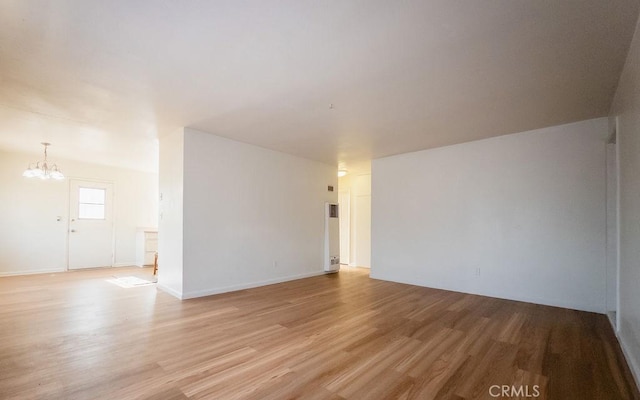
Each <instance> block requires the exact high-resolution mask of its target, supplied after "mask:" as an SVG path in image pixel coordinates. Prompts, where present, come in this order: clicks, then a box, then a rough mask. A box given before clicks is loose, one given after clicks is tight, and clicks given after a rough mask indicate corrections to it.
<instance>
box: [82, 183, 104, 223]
mask: <svg viewBox="0 0 640 400" xmlns="http://www.w3.org/2000/svg"><path fill="white" fill-rule="evenodd" d="M106 194H107V191H106V190H105V189H96V188H85V187H81V188H78V219H102V220H104V219H105V210H106V207H105V200H106V197H107V196H106Z"/></svg>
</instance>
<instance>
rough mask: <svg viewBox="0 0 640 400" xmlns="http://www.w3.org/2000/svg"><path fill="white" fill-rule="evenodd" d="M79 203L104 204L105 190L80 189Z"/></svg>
mask: <svg viewBox="0 0 640 400" xmlns="http://www.w3.org/2000/svg"><path fill="white" fill-rule="evenodd" d="M78 194H79V198H78V199H79V202H80V203H88V204H104V198H105V194H106V190H105V189H93V188H83V187H81V188H80V191H79V193H78Z"/></svg>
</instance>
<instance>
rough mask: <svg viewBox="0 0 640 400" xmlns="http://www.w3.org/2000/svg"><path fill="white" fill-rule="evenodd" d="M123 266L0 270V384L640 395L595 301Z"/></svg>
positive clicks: (346, 273) (139, 395)
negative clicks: (189, 276)
mask: <svg viewBox="0 0 640 400" xmlns="http://www.w3.org/2000/svg"><path fill="white" fill-rule="evenodd" d="M145 271H146V273H149V274H150V271H149V270H145ZM127 272H131V273H140V272H141V270H140V269H138V268H131V269H122V268H119V269H117V270H115V271H114V270H108V269H106V270H88V271H76V272H69V273H60V274H46V275H33V276H22V277H8V278H0V398H1V399H21V400H22V399H154V400H178V399H187V398H189V399H289V398H305V399H494V398H527V397H526V395H527V394H528V395H529V396H530V397H528V398H536V397H533V395H535V394H539V396H538V397H537V398H539V399H559V400H567V399H581V400H585V399H638V398H639V397H640V396H639V395H638V391H637V388H636V387H635V386H634V385H633V383H632V380H631V379H632V378H631V377H630V373H629V371H628V369H627V367H626V365H625V364H624V363H623V361H622V356H621V353H620V350H619V346H618V343H617V341H616V339H615V336H614V335H613V332H612V330H611V328H610V326H609V323H608V321H607V319H606V317H605V316H604V315H598V314H592V313H585V312H578V311H572V310H567V309H562V308H553V307H546V306H540V305H534V304H528V303H520V302H514V301H506V300H499V299H494V298H488V297H481V296H473V295H466V294H461V293H454V292H447V291H441V290H434V289H428V288H422V287H416V286H410V285H402V284H397V283H391V282H384V281H378V280H373V279H370V278H369V277H368V270H365V269H351V268H348V269H346V270H343V271H341V272H340V273H339V274H334V275H327V276H319V277H315V278H309V279H303V280H298V281H293V282H287V283H283V284H278V285H271V286H266V287H261V288H255V289H250V290H244V291H239V292H234V293H227V294H223V295H217V296H210V297H206V298H200V299H192V300H186V301H179V300H177V299H175V298H173V297H171V296H169V295H167V294H165V293H163V292H159V291H157V290H156V288H155V286H144V287H134V288H129V289H125V288H121V287H118V286H116V285H114V284H112V283H109V282H108V281H107V279H108V278H109V277H111V276H112V275H113V274H114V273H117V274H119V275H122V274H125V273H127ZM494 385H498V386H494ZM502 385H507V389H509V390H515V392H514V391H511V392H508V393H503V392H501V390H502V388H501V386H502ZM492 387H493V389H492ZM519 390H520V391H519ZM525 391H526V392H525ZM492 394H493V395H496V394H498V395H501V394H507V395H506V396H496V397H493V396H492Z"/></svg>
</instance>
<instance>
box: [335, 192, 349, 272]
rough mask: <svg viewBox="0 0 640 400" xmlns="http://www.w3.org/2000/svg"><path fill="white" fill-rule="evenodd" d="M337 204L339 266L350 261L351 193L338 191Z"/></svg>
mask: <svg viewBox="0 0 640 400" xmlns="http://www.w3.org/2000/svg"><path fill="white" fill-rule="evenodd" d="M338 204H340V264H346V265H349V262H350V261H349V260H350V259H351V252H350V248H351V240H350V238H351V191H349V190H341V191H339V192H338Z"/></svg>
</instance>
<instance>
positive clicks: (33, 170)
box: [22, 142, 64, 181]
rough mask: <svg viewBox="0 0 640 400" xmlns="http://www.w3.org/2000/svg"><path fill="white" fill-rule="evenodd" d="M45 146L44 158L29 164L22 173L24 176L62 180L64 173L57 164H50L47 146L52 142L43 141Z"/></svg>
mask: <svg viewBox="0 0 640 400" xmlns="http://www.w3.org/2000/svg"><path fill="white" fill-rule="evenodd" d="M41 144H42V145H43V146H44V160H42V161H38V162H36V163H35V165H33V164H29V167H28V168H27V169H26V170H25V171H24V172H23V173H22V176H26V177H27V178H40V179H55V180H58V181H59V180H62V179H64V175H63V174H62V172H61V171H60V170H59V169H58V166H57V165H56V164H53V165H49V161H48V160H47V147H49V146H51V143H46V142H43V143H41Z"/></svg>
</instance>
